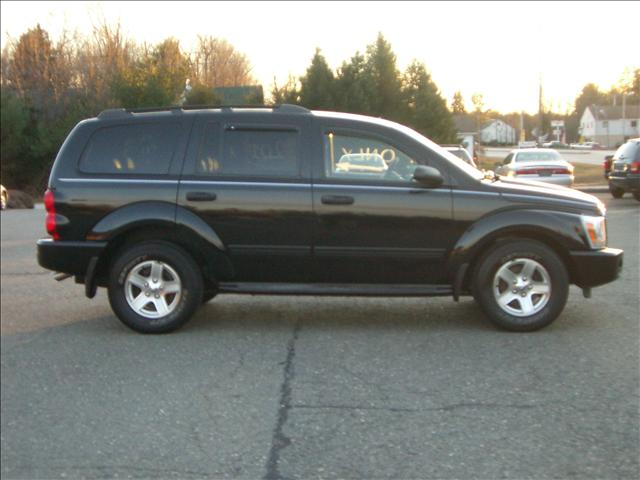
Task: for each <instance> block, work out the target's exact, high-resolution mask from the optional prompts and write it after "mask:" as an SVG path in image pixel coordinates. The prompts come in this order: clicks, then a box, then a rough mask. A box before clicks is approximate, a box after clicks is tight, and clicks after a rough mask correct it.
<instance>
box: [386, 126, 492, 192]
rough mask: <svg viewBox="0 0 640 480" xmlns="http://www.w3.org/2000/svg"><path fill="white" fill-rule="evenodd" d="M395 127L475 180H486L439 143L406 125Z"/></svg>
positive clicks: (479, 172)
mask: <svg viewBox="0 0 640 480" xmlns="http://www.w3.org/2000/svg"><path fill="white" fill-rule="evenodd" d="M394 126H395V128H397V129H399V130H401V131H402V132H403V133H405V134H407V135H409V136H410V137H411V138H413V139H414V140H417V141H418V142H420V143H421V144H423V145H424V146H425V147H427V148H428V149H430V150H433V151H434V152H436V153H437V154H439V155H441V156H443V157H445V158H446V159H447V160H449V162H450V163H452V164H453V165H454V166H455V167H457V168H458V169H460V170H463V171H464V172H465V173H466V174H467V175H469V176H471V177H473V178H475V179H476V180H482V179H483V178H484V174H483V173H482V172H481V171H480V170H478V169H477V168H475V167H473V166H471V165H469V164H468V163H467V162H465V161H464V160H460V159H459V158H458V157H456V156H455V155H454V154H453V153H451V152H449V151H448V150H447V149H445V148H443V147H441V146H440V145H438V144H437V143H435V142H432V141H431V140H429V139H428V138H427V137H425V136H423V135H421V134H419V133H418V132H416V131H415V130H413V129H411V128H409V127H405V126H404V125H401V124H399V123H394Z"/></svg>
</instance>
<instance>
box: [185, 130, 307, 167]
mask: <svg viewBox="0 0 640 480" xmlns="http://www.w3.org/2000/svg"><path fill="white" fill-rule="evenodd" d="M210 133H211V134H213V135H215V134H214V133H213V132H211V131H210ZM298 137H299V134H298V131H297V130H295V129H293V128H291V129H287V128H283V129H259V128H250V127H246V128H245V127H229V128H226V129H225V131H224V133H223V138H222V145H223V148H222V155H221V156H219V157H216V156H215V155H212V153H213V152H216V151H217V146H216V145H215V143H216V142H215V140H213V139H212V141H209V140H207V134H206V133H205V140H204V144H203V146H204V149H203V150H201V151H200V158H199V160H200V161H199V162H198V166H197V168H198V169H199V173H201V174H202V173H206V174H210V175H224V176H240V177H269V178H298V177H300V151H299V150H300V148H299V142H298ZM209 146H210V147H211V148H209ZM212 158H213V161H211V160H210V159H212Z"/></svg>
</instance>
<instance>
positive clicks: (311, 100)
mask: <svg viewBox="0 0 640 480" xmlns="http://www.w3.org/2000/svg"><path fill="white" fill-rule="evenodd" d="M334 90H335V79H334V76H333V72H332V71H331V69H330V68H329V65H328V64H327V60H326V59H325V58H324V56H323V55H322V54H321V53H320V49H319V48H316V53H315V54H314V55H313V59H312V60H311V65H310V66H309V68H307V72H306V73H305V75H304V76H303V77H302V78H301V79H300V103H301V104H302V105H303V106H305V107H307V108H310V109H316V110H333V109H334V108H335V104H336V102H335V100H334V98H335V93H334Z"/></svg>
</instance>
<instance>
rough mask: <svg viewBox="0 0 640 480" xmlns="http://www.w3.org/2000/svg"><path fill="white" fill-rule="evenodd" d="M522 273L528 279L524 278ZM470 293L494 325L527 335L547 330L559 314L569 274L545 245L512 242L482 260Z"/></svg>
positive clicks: (565, 300)
mask: <svg viewBox="0 0 640 480" xmlns="http://www.w3.org/2000/svg"><path fill="white" fill-rule="evenodd" d="M525 270H526V272H529V276H528V277H527V276H526V275H523V272H524V273H526V272H525ZM531 272H533V273H531ZM507 279H508V280H509V283H508V284H507V282H506V280H507ZM516 282H517V283H516ZM507 287H508V288H507ZM514 291H515V293H514ZM473 292H474V297H475V298H476V300H477V301H478V303H479V304H480V306H481V308H482V310H483V311H484V312H485V314H486V315H487V316H488V317H489V319H490V320H491V321H492V322H493V323H494V324H495V325H497V326H498V327H501V328H504V329H506V330H510V331H513V332H529V331H533V330H538V329H540V328H543V327H546V326H547V325H549V324H550V323H551V322H553V321H554V320H555V319H556V318H557V317H558V315H560V313H561V312H562V310H563V308H564V306H565V304H566V302H567V297H568V294H569V274H568V273H567V269H566V268H565V266H564V262H563V261H562V259H561V258H560V257H559V256H558V255H557V254H556V253H555V252H554V251H553V250H551V249H550V248H549V247H547V246H546V245H544V244H542V243H540V242H537V241H535V240H515V239H514V240H511V241H504V242H500V243H498V244H497V245H496V247H495V248H494V249H492V250H490V251H489V252H488V253H487V254H486V255H484V257H482V259H481V260H480V262H479V264H478V266H477V268H476V270H475V274H474V278H473ZM500 297H502V299H503V300H502V302H499V300H498V299H499V298H500ZM510 299H511V300H510ZM508 300H510V301H509V302H508V303H507V301H508Z"/></svg>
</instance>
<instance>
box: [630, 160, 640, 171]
mask: <svg viewBox="0 0 640 480" xmlns="http://www.w3.org/2000/svg"><path fill="white" fill-rule="evenodd" d="M629 173H640V162H631V165H629Z"/></svg>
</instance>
